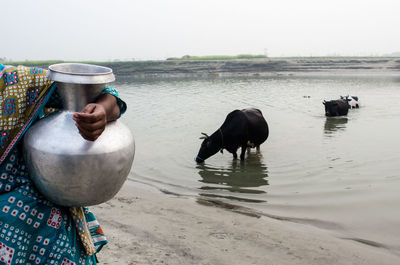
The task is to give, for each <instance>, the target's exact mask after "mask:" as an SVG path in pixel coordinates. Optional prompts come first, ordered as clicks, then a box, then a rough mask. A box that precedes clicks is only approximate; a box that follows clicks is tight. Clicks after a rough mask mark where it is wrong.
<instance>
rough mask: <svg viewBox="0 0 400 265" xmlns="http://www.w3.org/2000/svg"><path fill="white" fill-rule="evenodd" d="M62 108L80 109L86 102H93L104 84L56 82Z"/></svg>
mask: <svg viewBox="0 0 400 265" xmlns="http://www.w3.org/2000/svg"><path fill="white" fill-rule="evenodd" d="M56 84H57V91H58V93H59V94H60V96H61V100H62V104H63V108H64V110H69V111H75V112H76V111H81V110H82V109H83V108H84V107H85V106H86V104H87V103H88V102H94V101H95V100H96V98H97V97H98V96H99V94H100V93H101V91H102V90H103V88H104V87H105V84H71V83H62V82H56Z"/></svg>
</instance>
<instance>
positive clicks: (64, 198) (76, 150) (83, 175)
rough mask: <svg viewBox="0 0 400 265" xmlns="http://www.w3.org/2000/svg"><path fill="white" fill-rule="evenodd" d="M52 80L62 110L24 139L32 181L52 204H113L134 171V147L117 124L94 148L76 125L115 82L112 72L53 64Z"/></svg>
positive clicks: (27, 133)
mask: <svg viewBox="0 0 400 265" xmlns="http://www.w3.org/2000/svg"><path fill="white" fill-rule="evenodd" d="M47 76H48V78H50V79H51V80H53V81H55V82H56V85H57V90H58V92H59V94H60V95H61V97H62V103H63V107H64V108H63V109H62V110H61V111H59V112H56V113H54V114H51V115H49V116H48V117H46V118H43V119H41V120H39V121H38V122H36V123H35V124H34V125H32V126H31V128H30V129H29V130H28V131H27V132H26V134H25V136H24V158H25V161H26V164H27V167H28V171H29V173H30V177H31V178H32V180H33V182H34V183H35V185H36V187H37V188H38V190H39V191H40V192H41V193H42V194H43V195H44V196H45V197H46V198H47V199H49V200H50V201H52V202H54V203H56V204H58V205H62V206H89V205H95V204H100V203H103V202H105V201H107V200H109V199H111V198H112V197H113V196H114V195H115V194H116V193H117V192H118V191H119V190H120V188H121V186H122V185H123V183H124V182H125V180H126V178H127V176H128V174H129V172H130V170H131V166H132V162H133V158H134V154H135V143H134V139H133V136H132V134H131V132H130V131H129V129H128V128H127V127H126V126H125V125H124V124H123V123H122V122H121V121H119V120H117V121H113V122H109V123H108V124H107V126H106V129H105V131H104V132H103V133H102V135H100V137H99V138H98V139H97V140H96V141H94V142H92V141H87V140H85V139H83V138H82V136H81V135H80V134H79V131H78V129H77V127H76V126H75V122H74V120H73V119H72V115H73V113H74V112H79V111H81V110H82V109H83V108H84V107H85V106H86V104H87V103H90V102H93V101H94V100H95V99H96V97H98V96H99V94H100V93H101V91H102V89H103V88H104V87H105V85H106V83H109V82H112V81H114V80H115V77H114V75H113V73H112V70H111V69H110V68H107V67H101V66H96V65H88V64H72V63H63V64H54V65H51V66H49V71H48V73H47Z"/></svg>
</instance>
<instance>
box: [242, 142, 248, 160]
mask: <svg viewBox="0 0 400 265" xmlns="http://www.w3.org/2000/svg"><path fill="white" fill-rule="evenodd" d="M246 148H247V144H243V145H242V151H241V152H240V160H242V161H243V160H244V155H245V154H246Z"/></svg>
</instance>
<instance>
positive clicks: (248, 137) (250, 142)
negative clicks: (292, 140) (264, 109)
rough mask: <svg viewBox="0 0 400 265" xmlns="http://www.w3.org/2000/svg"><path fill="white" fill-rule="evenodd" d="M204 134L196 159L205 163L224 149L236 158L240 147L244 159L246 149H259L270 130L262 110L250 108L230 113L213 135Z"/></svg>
mask: <svg viewBox="0 0 400 265" xmlns="http://www.w3.org/2000/svg"><path fill="white" fill-rule="evenodd" d="M202 134H203V135H204V136H203V137H200V139H204V141H203V143H202V144H201V147H200V150H199V153H198V154H197V157H196V159H195V160H196V162H197V163H203V162H204V160H206V159H207V158H209V157H210V156H212V155H215V154H216V153H218V151H221V153H222V150H223V149H226V150H228V152H230V153H232V154H233V157H234V158H235V159H236V158H237V154H236V151H237V149H238V148H239V147H241V148H242V151H241V153H240V160H244V155H245V152H246V149H247V148H248V147H256V148H257V150H259V149H260V144H262V143H263V142H264V141H265V140H267V138H268V134H269V130H268V124H267V122H266V121H265V119H264V117H263V115H262V113H261V111H260V110H258V109H254V108H249V109H243V110H234V111H232V112H231V113H229V114H228V116H227V117H226V119H225V121H224V123H223V124H222V125H221V127H220V128H219V129H218V130H217V131H215V132H214V133H213V134H212V135H211V136H208V135H207V134H205V133H202Z"/></svg>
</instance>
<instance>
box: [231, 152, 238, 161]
mask: <svg viewBox="0 0 400 265" xmlns="http://www.w3.org/2000/svg"><path fill="white" fill-rule="evenodd" d="M232 154H233V159H237V153H236V151H235V152H233V153H232Z"/></svg>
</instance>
